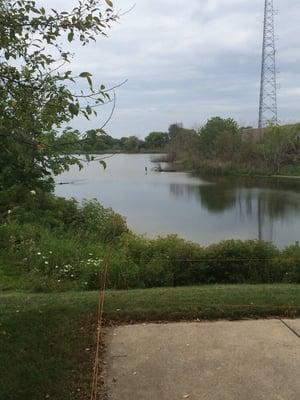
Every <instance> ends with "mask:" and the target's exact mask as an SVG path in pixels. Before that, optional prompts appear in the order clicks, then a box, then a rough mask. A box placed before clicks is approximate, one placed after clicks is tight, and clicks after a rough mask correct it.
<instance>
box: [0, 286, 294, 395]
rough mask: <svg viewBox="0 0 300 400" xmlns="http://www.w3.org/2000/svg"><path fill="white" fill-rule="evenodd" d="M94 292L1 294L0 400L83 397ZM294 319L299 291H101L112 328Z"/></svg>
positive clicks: (265, 288) (251, 288)
mask: <svg viewBox="0 0 300 400" xmlns="http://www.w3.org/2000/svg"><path fill="white" fill-rule="evenodd" d="M97 296H98V294H97V293H96V292H64V293H51V294H31V293H24V292H13V293H12V292H10V293H5V292H2V293H1V294H0V360H1V362H0V399H1V400H2V399H3V400H21V399H22V400H37V399H39V400H42V399H46V398H48V399H50V400H51V399H55V400H68V399H75V400H76V399H80V400H85V399H88V398H89V388H90V377H91V368H92V359H93V349H94V332H95V326H94V319H95V311H96V304H97ZM271 316H274V317H275V316H287V317H296V316H300V286H299V285H216V286H200V287H182V288H163V289H147V290H131V291H108V292H107V295H106V303H105V317H106V318H107V319H108V320H114V321H132V322H135V321H159V320H166V321H167V320H169V321H173V320H180V319H183V320H184V319H185V320H189V319H196V318H199V319H214V318H229V319H238V318H246V317H247V318H258V317H271Z"/></svg>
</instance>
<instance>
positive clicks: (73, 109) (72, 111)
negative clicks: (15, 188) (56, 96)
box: [69, 103, 78, 115]
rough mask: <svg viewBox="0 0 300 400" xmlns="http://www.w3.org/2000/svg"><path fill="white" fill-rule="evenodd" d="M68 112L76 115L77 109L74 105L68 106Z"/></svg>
mask: <svg viewBox="0 0 300 400" xmlns="http://www.w3.org/2000/svg"><path fill="white" fill-rule="evenodd" d="M69 111H70V113H71V114H72V115H78V107H77V105H76V104H73V103H71V104H69Z"/></svg>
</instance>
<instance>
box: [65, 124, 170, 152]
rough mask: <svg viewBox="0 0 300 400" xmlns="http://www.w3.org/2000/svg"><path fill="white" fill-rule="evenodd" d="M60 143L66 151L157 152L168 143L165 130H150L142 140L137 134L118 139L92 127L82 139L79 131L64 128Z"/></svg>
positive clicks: (168, 138)
mask: <svg viewBox="0 0 300 400" xmlns="http://www.w3.org/2000/svg"><path fill="white" fill-rule="evenodd" d="M60 142H61V144H66V146H65V147H66V148H67V149H68V151H71V152H75V153H103V152H129V153H139V152H141V153H142V152H158V151H163V150H164V149H165V148H166V145H167V144H169V143H170V137H169V134H168V133H167V132H151V133H149V135H147V136H146V138H145V139H144V140H142V139H139V138H138V137H137V136H128V137H122V138H120V139H117V138H113V137H112V136H109V135H107V134H106V133H104V132H103V131H102V130H98V129H93V130H89V131H87V132H86V135H85V137H84V138H83V139H82V138H81V137H80V134H79V132H76V131H75V132H74V131H68V130H66V131H65V132H64V133H63V134H62V136H61V137H60Z"/></svg>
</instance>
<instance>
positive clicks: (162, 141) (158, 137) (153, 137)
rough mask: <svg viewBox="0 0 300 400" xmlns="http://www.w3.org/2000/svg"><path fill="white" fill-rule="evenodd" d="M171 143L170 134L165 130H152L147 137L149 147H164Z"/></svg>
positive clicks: (146, 141) (146, 142)
mask: <svg viewBox="0 0 300 400" xmlns="http://www.w3.org/2000/svg"><path fill="white" fill-rule="evenodd" d="M168 143H169V136H168V134H167V133H165V132H150V133H149V134H148V136H146V138H145V144H146V147H148V148H149V149H163V148H164V147H165V146H166V145H167V144H168Z"/></svg>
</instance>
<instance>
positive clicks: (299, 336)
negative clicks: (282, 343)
mask: <svg viewBox="0 0 300 400" xmlns="http://www.w3.org/2000/svg"><path fill="white" fill-rule="evenodd" d="M280 321H281V322H282V323H283V325H284V326H285V327H286V328H288V329H289V330H290V331H291V332H292V333H293V334H294V335H296V336H297V337H298V339H300V335H299V333H298V332H297V331H296V330H295V329H293V328H292V327H291V326H289V324H287V323H286V322H285V321H283V320H282V319H280Z"/></svg>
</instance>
